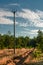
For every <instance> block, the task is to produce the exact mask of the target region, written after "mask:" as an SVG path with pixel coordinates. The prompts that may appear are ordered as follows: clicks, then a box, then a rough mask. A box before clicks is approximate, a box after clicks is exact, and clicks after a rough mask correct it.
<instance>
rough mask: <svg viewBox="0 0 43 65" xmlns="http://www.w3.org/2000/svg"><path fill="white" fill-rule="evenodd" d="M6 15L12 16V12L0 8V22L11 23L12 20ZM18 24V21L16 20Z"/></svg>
mask: <svg viewBox="0 0 43 65" xmlns="http://www.w3.org/2000/svg"><path fill="white" fill-rule="evenodd" d="M7 17H13V13H12V12H10V11H4V10H0V24H13V23H14V22H13V20H11V19H10V18H7ZM16 24H18V22H16Z"/></svg>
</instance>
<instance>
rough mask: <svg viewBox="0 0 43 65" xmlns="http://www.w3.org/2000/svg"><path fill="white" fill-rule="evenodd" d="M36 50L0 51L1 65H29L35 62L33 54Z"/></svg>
mask: <svg viewBox="0 0 43 65" xmlns="http://www.w3.org/2000/svg"><path fill="white" fill-rule="evenodd" d="M33 51H34V48H31V49H25V48H22V49H15V54H14V49H3V50H0V65H23V64H24V65H25V64H26V65H27V63H31V62H35V60H33V58H32V52H33Z"/></svg>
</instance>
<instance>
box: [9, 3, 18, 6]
mask: <svg viewBox="0 0 43 65" xmlns="http://www.w3.org/2000/svg"><path fill="white" fill-rule="evenodd" d="M9 5H15V6H19V4H18V3H11V4H9Z"/></svg>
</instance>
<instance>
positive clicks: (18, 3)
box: [0, 0, 43, 37]
mask: <svg viewBox="0 0 43 65" xmlns="http://www.w3.org/2000/svg"><path fill="white" fill-rule="evenodd" d="M14 10H16V15H15V17H16V31H15V32H16V36H29V37H34V36H37V31H38V30H39V29H40V30H41V31H43V0H0V34H6V33H7V32H8V31H11V34H13V23H14V22H13V21H14V15H13V13H12V11H14Z"/></svg>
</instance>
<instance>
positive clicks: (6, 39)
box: [0, 30, 43, 51]
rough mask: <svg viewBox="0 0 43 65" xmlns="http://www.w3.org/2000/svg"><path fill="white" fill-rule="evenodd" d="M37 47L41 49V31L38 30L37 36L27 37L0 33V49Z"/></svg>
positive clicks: (42, 41) (42, 37) (42, 39)
mask: <svg viewBox="0 0 43 65" xmlns="http://www.w3.org/2000/svg"><path fill="white" fill-rule="evenodd" d="M14 47H16V48H31V47H34V48H38V49H40V50H41V51H43V32H42V31H40V30H39V31H38V35H37V37H34V38H32V39H31V38H29V37H28V36H26V37H23V36H21V37H15V38H14V36H13V35H10V34H6V35H1V34H0V49H4V48H14Z"/></svg>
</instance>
